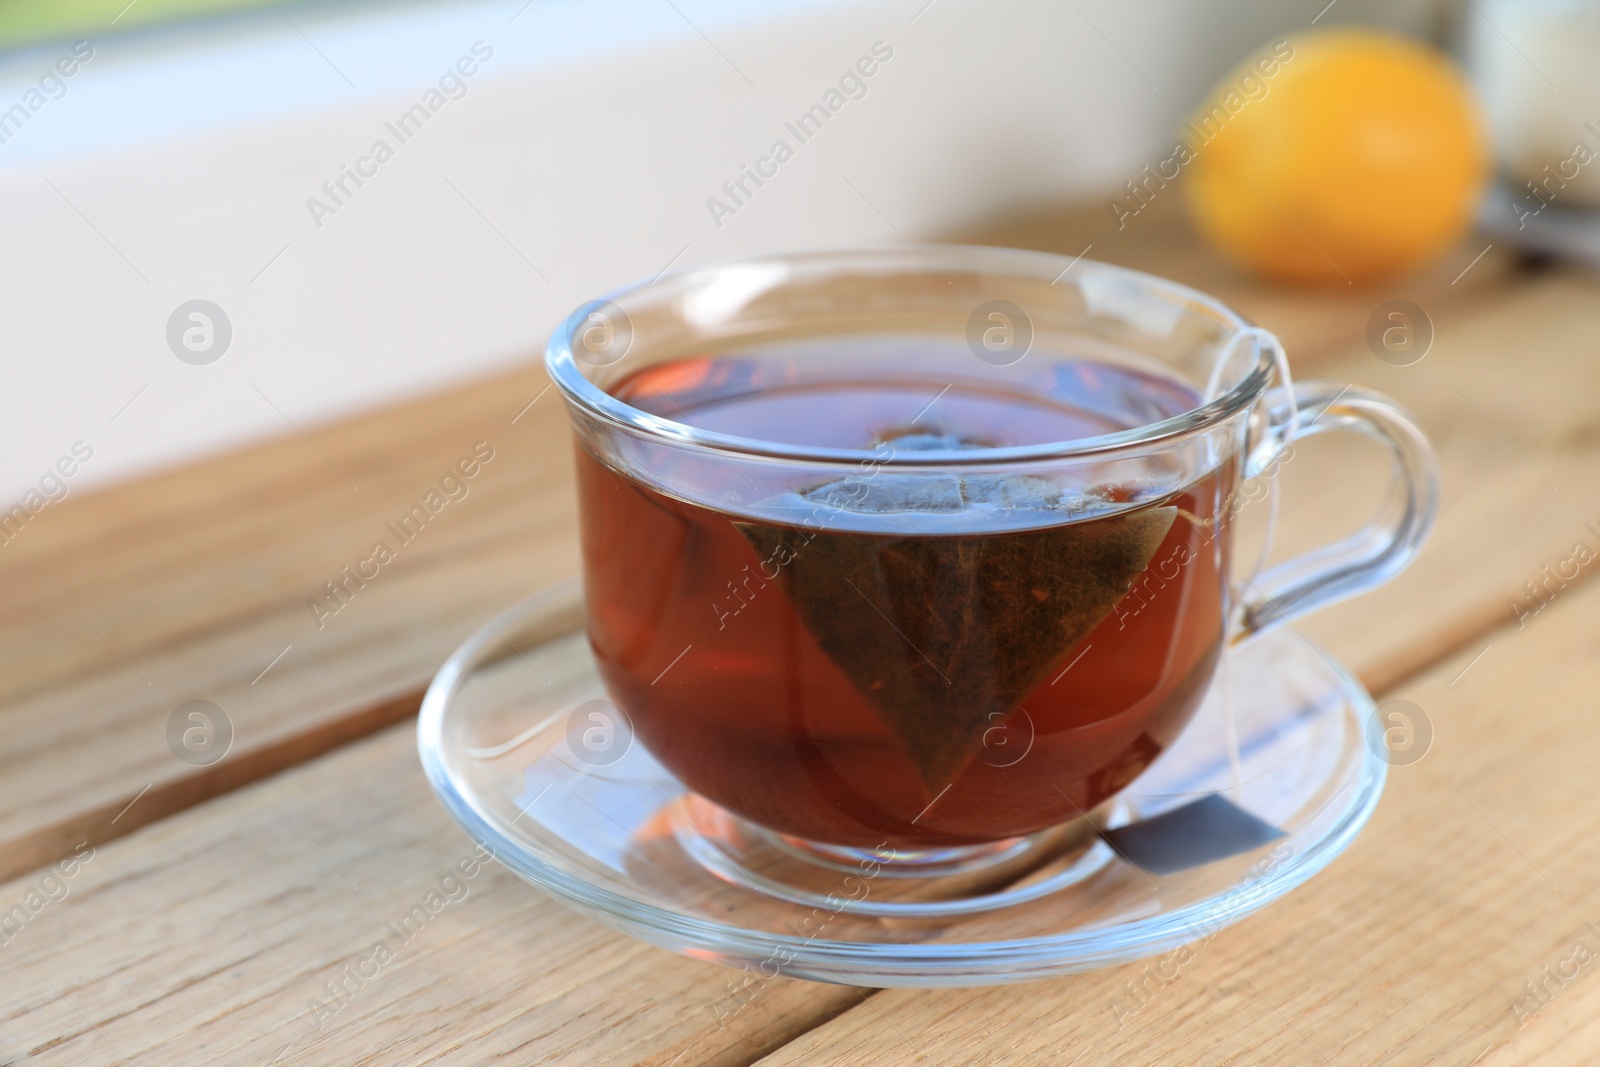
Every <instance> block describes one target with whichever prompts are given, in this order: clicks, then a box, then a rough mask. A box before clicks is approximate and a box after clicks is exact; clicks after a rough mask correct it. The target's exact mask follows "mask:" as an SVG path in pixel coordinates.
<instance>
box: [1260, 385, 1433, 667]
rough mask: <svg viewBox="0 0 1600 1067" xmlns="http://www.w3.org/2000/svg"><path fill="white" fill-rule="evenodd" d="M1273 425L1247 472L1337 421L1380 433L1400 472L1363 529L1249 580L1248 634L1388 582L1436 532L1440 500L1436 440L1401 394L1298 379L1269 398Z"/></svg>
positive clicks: (1377, 435)
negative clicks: (1406, 408) (1400, 400)
mask: <svg viewBox="0 0 1600 1067" xmlns="http://www.w3.org/2000/svg"><path fill="white" fill-rule="evenodd" d="M1263 414H1264V415H1265V416H1266V420H1267V426H1268V430H1267V431H1266V433H1265V434H1263V435H1262V439H1261V440H1259V441H1257V442H1256V443H1255V445H1254V447H1252V448H1251V449H1250V451H1249V453H1248V454H1247V459H1246V464H1245V470H1244V475H1245V477H1255V476H1258V475H1261V474H1263V473H1265V472H1266V471H1267V470H1268V469H1269V468H1270V467H1271V466H1272V465H1273V464H1275V463H1277V462H1278V461H1279V460H1280V459H1281V458H1282V456H1283V454H1284V452H1285V450H1286V449H1288V448H1289V447H1290V446H1291V445H1292V444H1294V443H1295V442H1298V441H1300V440H1303V439H1304V438H1307V437H1311V436H1313V435H1315V434H1320V433H1326V432H1328V431H1330V430H1354V431H1355V432H1357V433H1361V434H1365V435H1366V436H1368V437H1370V438H1373V439H1374V440H1377V441H1379V442H1381V443H1382V444H1383V445H1384V446H1385V447H1386V448H1387V449H1388V450H1389V454H1390V456H1391V458H1392V460H1393V469H1394V480H1393V483H1392V485H1391V487H1390V492H1389V495H1388V499H1387V501H1386V502H1385V504H1384V507H1383V509H1382V510H1381V511H1380V512H1379V514H1378V515H1377V516H1375V517H1374V518H1373V519H1372V521H1371V522H1369V523H1368V524H1367V525H1366V526H1364V527H1362V529H1360V530H1359V531H1357V532H1356V533H1354V534H1352V535H1351V536H1349V537H1346V538H1344V539H1343V540H1340V541H1335V542H1334V543H1333V544H1330V545H1324V546H1323V547H1321V548H1317V549H1313V550H1312V551H1310V552H1307V553H1305V554H1304V555H1301V556H1296V557H1295V558H1293V559H1290V560H1285V561H1284V562H1282V563H1278V564H1275V565H1274V566H1272V567H1269V568H1267V569H1265V570H1263V571H1262V572H1261V573H1260V574H1258V575H1256V576H1255V577H1254V578H1252V579H1249V580H1247V581H1245V582H1243V583H1242V587H1241V589H1240V598H1239V599H1240V606H1241V612H1240V615H1239V629H1238V633H1237V635H1236V639H1243V638H1246V637H1250V636H1251V635H1254V634H1258V633H1260V632H1262V631H1263V630H1268V629H1271V628H1272V627H1273V626H1276V625H1277V624H1278V623H1281V622H1284V621H1287V620H1288V619H1290V618H1293V617H1295V616H1297V615H1303V614H1305V613H1306V612H1308V611H1315V610H1316V609H1318V608H1321V607H1326V606H1327V605H1329V604H1333V603H1335V602H1337V601H1340V600H1344V599H1345V598H1347V597H1352V596H1355V595H1356V594H1358V593H1363V592H1366V591H1367V590H1369V589H1372V588H1374V587H1376V586H1379V585H1382V584H1383V583H1385V582H1387V581H1388V580H1389V579H1391V578H1393V577H1394V576H1395V575H1396V574H1399V573H1400V572H1401V571H1402V570H1404V569H1405V567H1406V565H1407V564H1409V563H1410V562H1411V560H1412V557H1414V556H1415V555H1416V554H1417V551H1418V550H1419V549H1420V548H1421V547H1422V542H1423V541H1424V540H1426V539H1427V536H1428V532H1429V531H1430V530H1431V529H1432V528H1433V520H1434V516H1435V514H1436V513H1437V511H1438V508H1439V472H1438V463H1437V461H1436V460H1435V457H1434V453H1433V448H1432V446H1431V445H1429V444H1428V440H1427V438H1425V437H1423V436H1422V431H1421V430H1419V429H1417V427H1416V424H1415V423H1413V422H1412V421H1411V419H1410V418H1409V417H1408V416H1407V415H1406V414H1405V412H1403V411H1402V410H1401V409H1400V407H1399V406H1398V405H1397V404H1395V402H1394V401H1392V400H1390V399H1389V398H1388V397H1386V396H1384V395H1382V394H1381V393H1375V392H1372V391H1371V390H1368V389H1361V388H1358V387H1356V386H1352V385H1339V384H1337V383H1335V382H1318V381H1310V382H1297V383H1295V384H1293V385H1291V386H1289V388H1288V391H1285V390H1284V389H1282V388H1279V389H1275V390H1273V391H1272V392H1271V393H1269V394H1267V397H1266V398H1265V410H1264V412H1263Z"/></svg>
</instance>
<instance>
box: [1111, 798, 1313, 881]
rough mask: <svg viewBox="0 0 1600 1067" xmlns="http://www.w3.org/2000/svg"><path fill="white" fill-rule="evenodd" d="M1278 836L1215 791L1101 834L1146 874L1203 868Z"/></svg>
mask: <svg viewBox="0 0 1600 1067" xmlns="http://www.w3.org/2000/svg"><path fill="white" fill-rule="evenodd" d="M1283 836H1284V833H1283V831H1282V830H1280V829H1278V828H1277V827H1276V826H1273V825H1272V824H1271V823H1267V822H1263V821H1262V820H1260V819H1258V818H1256V817H1255V816H1254V815H1251V814H1250V813H1249V812H1248V811H1245V810H1244V809H1243V808H1241V807H1239V806H1238V805H1237V804H1235V803H1234V802H1233V801H1231V800H1229V799H1228V798H1227V797H1225V796H1222V795H1221V794H1220V793H1213V794H1211V795H1210V796H1208V797H1202V798H1200V799H1199V800H1196V801H1193V802H1192V803H1189V804H1185V805H1183V806H1182V807H1179V808H1173V809H1172V810H1171V811H1166V812H1162V813H1161V814H1160V815H1157V816H1155V817H1153V818H1149V819H1142V820H1140V821H1139V822H1135V823H1129V824H1128V825H1127V826H1122V827H1119V828H1117V829H1115V830H1107V831H1106V832H1105V834H1104V837H1105V839H1106V841H1107V842H1108V843H1109V844H1110V845H1111V847H1112V848H1114V849H1116V850H1117V852H1118V854H1120V855H1121V856H1122V858H1123V859H1125V860H1127V861H1128V862H1129V863H1132V864H1133V865H1134V866H1136V867H1138V868H1139V869H1141V870H1144V871H1148V872H1149V873H1151V874H1177V873H1178V872H1179V871H1186V870H1189V869H1190V868H1191V867H1203V866H1205V865H1206V864H1208V863H1212V862H1214V861H1216V860H1220V859H1225V858H1227V857H1228V856H1237V855H1239V854H1240V853H1242V852H1250V851H1252V850H1253V849H1256V848H1259V847H1261V846H1262V845H1264V844H1266V843H1267V842H1268V841H1276V840H1277V839H1278V838H1280V837H1283Z"/></svg>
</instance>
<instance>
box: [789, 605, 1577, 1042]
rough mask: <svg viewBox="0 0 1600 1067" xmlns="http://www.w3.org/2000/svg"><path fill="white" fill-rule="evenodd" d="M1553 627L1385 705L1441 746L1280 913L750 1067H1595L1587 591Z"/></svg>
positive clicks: (882, 1017) (1542, 622)
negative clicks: (1411, 709)
mask: <svg viewBox="0 0 1600 1067" xmlns="http://www.w3.org/2000/svg"><path fill="white" fill-rule="evenodd" d="M1547 613H1548V614H1547V617H1545V616H1541V618H1540V619H1539V620H1538V622H1537V624H1534V625H1530V626H1528V627H1527V628H1526V629H1524V630H1521V631H1518V630H1517V628H1516V626H1515V625H1514V624H1512V625H1509V626H1506V627H1503V628H1502V629H1501V630H1499V631H1496V632H1495V633H1494V634H1493V635H1492V637H1493V640H1494V647H1495V653H1496V654H1495V655H1494V656H1492V657H1485V658H1484V659H1483V660H1482V661H1481V662H1478V663H1477V664H1475V665H1472V656H1471V654H1470V653H1463V654H1461V655H1459V656H1456V657H1453V658H1452V659H1450V660H1449V661H1447V662H1445V663H1442V664H1441V665H1440V666H1439V667H1438V668H1437V669H1435V670H1432V671H1430V672H1428V673H1427V674H1426V676H1424V677H1422V678H1419V679H1417V680H1416V681H1415V682H1414V683H1408V684H1407V685H1404V686H1402V687H1401V688H1400V689H1399V690H1397V692H1396V695H1397V696H1399V697H1403V698H1405V699H1408V700H1410V701H1412V702H1414V703H1415V704H1416V705H1418V706H1419V707H1421V708H1422V709H1423V710H1424V712H1425V713H1426V714H1427V715H1428V716H1429V717H1430V719H1431V721H1432V724H1433V728H1434V730H1435V738H1434V743H1433V746H1432V749H1431V750H1430V751H1429V752H1428V754H1427V755H1426V756H1425V757H1424V758H1423V759H1422V760H1421V761H1420V762H1418V763H1415V764H1412V765H1409V766H1400V767H1395V768H1394V769H1393V771H1392V774H1391V778H1390V785H1389V787H1388V792H1387V795H1386V796H1385V798H1384V801H1383V803H1382V805H1381V806H1380V807H1379V809H1378V812H1377V814H1376V815H1375V816H1374V818H1373V820H1372V823H1371V824H1370V826H1369V827H1368V828H1367V830H1366V831H1365V832H1364V833H1363V834H1362V836H1361V838H1360V839H1359V840H1358V841H1357V842H1356V843H1355V845H1354V846H1353V847H1352V848H1351V850H1350V852H1349V853H1348V854H1347V855H1346V856H1345V857H1342V858H1341V859H1339V860H1338V861H1337V862H1335V864H1334V865H1333V866H1332V867H1331V868H1330V869H1329V870H1328V871H1326V872H1324V873H1323V874H1321V875H1319V876H1318V877H1317V878H1316V879H1314V880H1313V881H1312V882H1310V883H1308V884H1307V885H1306V886H1305V887H1303V888H1301V889H1299V890H1297V891H1296V892H1295V893H1294V894H1292V895H1291V896H1290V897H1288V898H1286V899H1285V900H1284V901H1282V902H1280V903H1278V904H1275V905H1273V906H1272V907H1270V908H1268V909H1267V910H1265V911H1264V912H1262V913H1260V914H1258V915H1256V916H1253V917H1251V918H1249V919H1247V920H1245V921H1244V922H1243V923H1242V924H1240V925H1239V926H1237V927H1234V928H1232V929H1229V930H1226V931H1224V932H1222V933H1220V934H1218V935H1217V936H1216V937H1215V938H1214V939H1213V940H1211V941H1210V942H1207V943H1204V944H1201V945H1199V946H1197V947H1195V948H1194V950H1193V952H1192V953H1191V954H1189V955H1179V954H1173V955H1172V956H1170V957H1163V958H1161V959H1158V960H1155V961H1149V962H1146V963H1139V964H1131V965H1128V966H1124V967H1118V968H1114V969H1110V970H1106V971H1100V972H1095V973H1092V974H1087V975H1079V976H1075V977H1072V978H1066V979H1058V980H1053V981H1046V982H1040V983H1034V984H1030V985H1026V986H1017V987H1003V988H992V989H986V990H951V991H937V992H922V991H910V990H890V991H885V992H882V993H878V994H876V995H874V996H873V997H872V998H871V999H870V1001H869V1003H868V1004H867V1005H864V1006H862V1007H858V1008H854V1009H852V1010H850V1011H849V1012H846V1013H845V1014H843V1015H840V1016H839V1017H837V1018H835V1019H834V1020H833V1021H832V1022H830V1023H828V1024H826V1025H824V1026H822V1027H819V1028H818V1029H816V1030H814V1031H812V1032H810V1033H808V1034H806V1035H805V1036H804V1037H802V1038H800V1039H798V1040H796V1041H795V1042H793V1043H791V1044H789V1045H787V1046H785V1047H784V1048H783V1049H781V1050H780V1051H779V1052H777V1053H775V1054H773V1055H772V1056H770V1057H769V1058H767V1059H765V1060H762V1061H761V1063H762V1065H763V1067H784V1065H787V1064H801V1063H803V1064H807V1065H808V1067H812V1065H822V1064H857V1063H877V1062H891V1061H894V1062H911V1061H913V1060H915V1062H918V1063H927V1064H930V1065H932V1064H943V1063H949V1064H968V1063H985V1064H1004V1063H1039V1062H1056V1063H1071V1062H1077V1061H1076V1060H1075V1057H1080V1056H1081V1057H1083V1062H1085V1063H1118V1064H1170V1063H1179V1062H1182V1063H1194V1064H1213V1063H1216V1064H1221V1063H1262V1064H1280V1063H1379V1062H1381V1063H1386V1064H1412V1063H1419V1064H1420V1063H1430V1064H1431V1063H1451V1064H1468V1063H1474V1062H1479V1059H1480V1057H1484V1056H1486V1055H1490V1054H1492V1056H1491V1058H1489V1059H1487V1061H1486V1062H1490V1063H1496V1064H1499V1063H1523V1062H1534V1060H1535V1058H1536V1059H1537V1062H1539V1063H1542V1064H1544V1063H1557V1064H1564V1063H1570V1064H1587V1063H1589V1062H1591V1060H1592V1059H1593V1055H1592V1052H1593V1045H1592V1041H1589V1042H1588V1043H1583V1042H1581V1041H1580V1040H1579V1039H1580V1038H1582V1037H1584V1036H1585V1035H1592V1034H1593V1033H1594V1032H1595V1031H1594V1023H1593V1010H1592V1009H1593V1006H1594V1005H1595V1004H1596V1003H1597V1001H1600V966H1597V965H1596V964H1594V963H1593V962H1592V957H1591V962H1589V963H1588V964H1587V966H1584V965H1580V964H1578V963H1576V962H1575V961H1576V960H1577V959H1578V958H1580V955H1581V954H1580V953H1578V951H1577V949H1576V947H1575V946H1576V943H1577V942H1578V941H1580V940H1581V941H1584V942H1586V944H1587V946H1588V949H1589V950H1590V951H1591V952H1593V951H1595V950H1600V935H1597V933H1596V932H1595V931H1596V930H1597V929H1600V911H1597V909H1596V907H1595V904H1594V896H1593V894H1594V891H1595V889H1596V880H1595V872H1596V871H1597V870H1600V808H1596V806H1595V805H1594V803H1593V800H1592V797H1591V795H1590V794H1591V783H1592V780H1593V774H1592V768H1593V767H1594V765H1595V761H1596V760H1600V733H1597V732H1596V731H1595V730H1593V729H1592V727H1591V724H1590V721H1589V720H1590V717H1591V710H1592V699H1591V697H1592V694H1593V692H1594V690H1595V688H1596V687H1597V686H1600V657H1597V656H1596V652H1597V651H1600V644H1597V641H1596V638H1595V636H1594V635H1595V634H1596V632H1600V588H1586V589H1583V590H1580V591H1576V592H1573V593H1571V594H1570V595H1568V596H1566V597H1565V598H1564V599H1563V600H1561V601H1560V602H1557V603H1554V604H1553V605H1552V606H1551V607H1550V608H1549V609H1547ZM1469 665H1470V666H1471V669H1470V671H1468V670H1467V668H1468V667H1469ZM1463 671H1466V672H1467V673H1466V674H1465V677H1462V672H1463ZM1589 924H1595V925H1594V926H1590V925H1589ZM1547 969H1548V970H1547ZM1552 971H1557V972H1560V973H1562V974H1571V975H1572V977H1571V978H1570V979H1568V980H1567V981H1566V983H1565V985H1564V987H1562V988H1560V990H1559V991H1558V992H1555V993H1553V994H1552V995H1551V997H1550V1000H1549V1004H1548V1006H1546V1007H1544V1008H1543V1009H1542V1010H1538V1009H1536V1007H1535V1003H1534V1001H1533V1000H1531V999H1530V996H1529V993H1528V992H1527V988H1526V987H1525V986H1524V983H1525V982H1532V983H1535V984H1537V983H1540V982H1541V981H1543V980H1544V976H1546V975H1547V974H1549V973H1551V972H1552ZM1551 988H1555V987H1551ZM1584 1008H1588V1009H1589V1010H1588V1012H1587V1013H1585V1012H1584V1010H1583V1009H1584ZM1544 1012H1548V1013H1550V1014H1549V1016H1548V1017H1547V1018H1541V1015H1542V1014H1543V1013H1544ZM1524 1034H1526V1035H1537V1037H1538V1044H1537V1047H1536V1051H1537V1053H1538V1055H1537V1057H1534V1056H1531V1055H1529V1054H1528V1053H1529V1051H1530V1049H1533V1048H1534V1046H1532V1044H1531V1039H1530V1045H1529V1047H1528V1048H1519V1045H1520V1044H1521V1038H1520V1037H1519V1035H1524Z"/></svg>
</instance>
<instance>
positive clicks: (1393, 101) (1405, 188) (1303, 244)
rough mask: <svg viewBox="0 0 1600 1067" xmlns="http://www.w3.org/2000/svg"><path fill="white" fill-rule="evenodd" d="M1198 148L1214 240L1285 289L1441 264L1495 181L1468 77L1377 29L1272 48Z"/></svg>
mask: <svg viewBox="0 0 1600 1067" xmlns="http://www.w3.org/2000/svg"><path fill="white" fill-rule="evenodd" d="M1184 138H1185V141H1186V142H1187V145H1186V147H1187V149H1188V151H1189V152H1190V153H1191V155H1190V158H1189V159H1188V160H1187V164H1188V165H1187V166H1186V168H1185V169H1186V170H1187V172H1188V176H1187V178H1186V179H1185V181H1184V182H1183V183H1182V184H1183V185H1184V186H1185V187H1186V188H1187V190H1188V193H1187V197H1188V202H1189V207H1190V211H1191V214H1192V215H1193V217H1194V220H1195V223H1196V224H1197V225H1198V226H1199V228H1200V230H1201V232H1202V233H1204V234H1205V236H1206V237H1207V238H1208V239H1209V240H1210V241H1212V242H1213V243H1214V244H1215V245H1216V246H1217V247H1218V248H1219V249H1221V250H1222V251H1223V253H1224V254H1226V255H1227V256H1229V257H1230V258H1231V259H1233V260H1235V261H1237V262H1238V263H1240V264H1242V265H1243V266H1245V267H1247V268H1250V269H1252V270H1255V271H1257V272H1259V273H1261V274H1263V275H1266V276H1268V277H1271V278H1276V279H1280V280H1285V281H1296V282H1333V283H1336V284H1341V285H1342V284H1345V283H1347V282H1348V283H1356V282H1360V281H1363V280H1366V279H1374V278H1382V277H1386V276H1390V275H1394V274H1398V273H1400V272H1402V271H1405V270H1408V269H1410V268H1412V267H1415V266H1417V265H1419V264H1421V263H1423V262H1425V261H1427V260H1428V259H1431V258H1432V257H1434V256H1435V255H1437V254H1438V253H1440V252H1442V251H1443V250H1444V249H1446V248H1448V247H1449V246H1450V245H1451V244H1452V243H1454V242H1455V241H1456V240H1457V239H1459V238H1460V237H1461V235H1462V234H1463V233H1464V232H1465V230H1466V229H1467V227H1468V226H1470V225H1471V223H1472V219H1473V216H1474V213H1475V209H1476V207H1477V203H1478V198H1479V196H1480V194H1481V192H1482V189H1483V184H1484V181H1485V178H1486V176H1487V173H1488V153H1487V150H1486V147H1485V145H1486V139H1485V136H1484V133H1483V124H1482V121H1481V119H1480V116H1479V114H1478V111H1477V108H1476V104H1475V101H1474V100H1473V98H1472V95H1471V92H1470V90H1469V89H1468V87H1467V83H1466V81H1465V80H1464V79H1463V78H1462V76H1461V74H1460V72H1459V71H1458V70H1457V69H1456V68H1455V66H1454V65H1453V64H1452V63H1451V62H1450V61H1449V60H1447V59H1445V58H1444V57H1443V56H1440V55H1438V54H1437V53H1435V52H1432V51H1430V50H1429V49H1427V48H1424V47H1422V46H1420V45H1417V44H1414V43H1412V42H1411V41H1408V40H1405V39H1404V38H1400V37H1395V36H1392V35H1389V34H1385V33H1379V32H1376V31H1371V30H1325V31H1320V32H1315V33H1310V34H1306V35H1302V36H1298V37H1293V38H1290V39H1289V40H1287V41H1283V42H1279V43H1278V44H1277V45H1276V46H1268V47H1266V48H1263V49H1261V50H1260V51H1259V53H1258V54H1257V55H1256V56H1254V57H1252V58H1251V59H1250V60H1248V61H1246V63H1245V64H1243V65H1242V66H1240V67H1239V68H1238V69H1237V70H1235V71H1234V72H1233V74H1232V75H1230V76H1229V77H1228V78H1226V79H1224V80H1223V82H1222V83H1221V84H1219V85H1218V86H1217V88H1216V90H1215V91H1214V93H1213V95H1212V98H1211V99H1210V100H1209V101H1208V102H1207V103H1206V104H1205V105H1204V106H1203V107H1202V108H1201V109H1200V110H1199V111H1198V112H1197V113H1196V114H1195V115H1194V116H1193V118H1191V119H1190V121H1189V122H1188V124H1187V125H1185V127H1184ZM1180 151H1181V149H1180Z"/></svg>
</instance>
